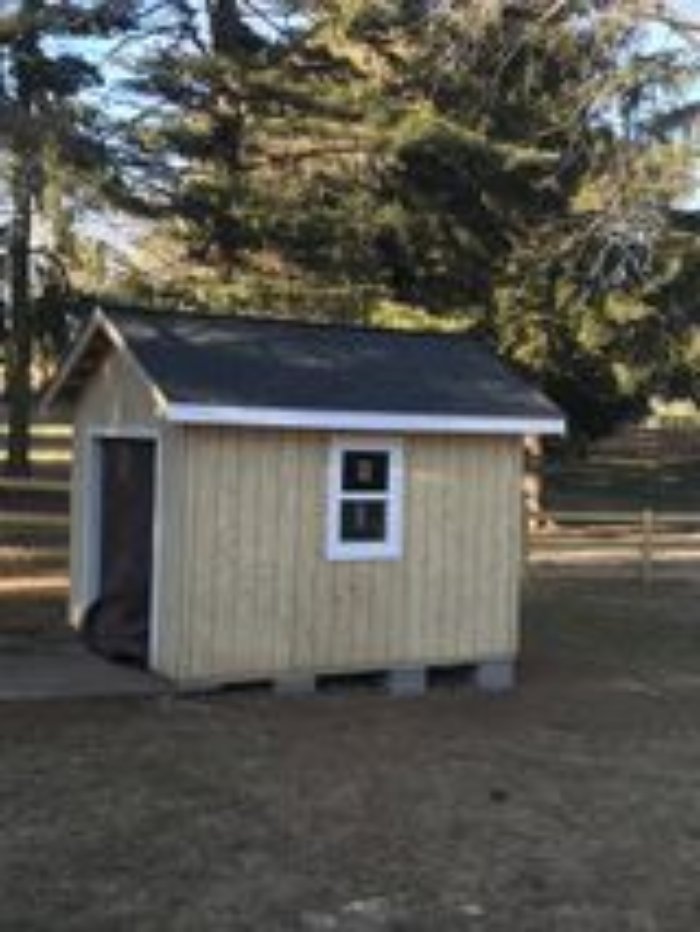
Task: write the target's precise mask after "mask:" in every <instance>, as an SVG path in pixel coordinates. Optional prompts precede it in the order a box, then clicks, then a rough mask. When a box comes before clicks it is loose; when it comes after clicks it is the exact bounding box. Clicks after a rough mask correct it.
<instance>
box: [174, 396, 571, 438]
mask: <svg viewBox="0 0 700 932" xmlns="http://www.w3.org/2000/svg"><path fill="white" fill-rule="evenodd" d="M164 416H165V420H166V421H169V422H170V423H173V424H184V425H187V424H189V425H198V424H199V425H210V426H219V427H224V426H238V427H277V428H287V429H296V430H333V431H367V432H373V433H414V434H441V433H446V434H473V435H478V434H480V435H498V436H513V435H515V436H520V435H522V436H529V435H532V434H536V435H540V436H543V435H548V436H562V435H563V434H564V433H565V432H566V422H565V421H564V419H563V418H562V417H557V416H556V415H555V414H553V415H552V416H542V415H531V416H528V415H525V416H501V415H451V414H444V415H443V414H404V413H400V412H390V411H388V412H379V411H377V412H364V411H334V410H316V409H312V408H268V407H247V406H235V405H214V404H211V405H198V404H185V403H170V404H168V405H167V406H166V408H165V412H164Z"/></svg>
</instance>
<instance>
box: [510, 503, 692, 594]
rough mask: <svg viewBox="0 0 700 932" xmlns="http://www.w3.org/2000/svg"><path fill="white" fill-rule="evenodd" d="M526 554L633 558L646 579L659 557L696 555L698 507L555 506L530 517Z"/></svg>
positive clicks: (528, 558)
mask: <svg viewBox="0 0 700 932" xmlns="http://www.w3.org/2000/svg"><path fill="white" fill-rule="evenodd" d="M530 527H531V530H530V531H529V533H528V534H527V535H526V548H527V553H526V558H527V560H528V562H529V561H531V560H537V559H541V558H544V559H546V558H547V557H551V558H555V557H556V558H558V559H561V558H562V557H566V556H569V557H576V556H578V557H593V558H596V557H597V558H599V559H601V560H605V559H606V558H609V557H611V556H612V557H614V556H616V555H617V556H622V557H627V558H628V559H633V560H636V561H637V562H638V565H639V571H640V576H641V578H642V581H643V582H645V583H648V582H650V581H651V579H652V577H653V572H654V566H655V564H656V563H658V562H660V561H662V560H663V559H669V558H673V559H682V560H693V559H697V560H698V561H700V512H670V511H655V510H652V509H643V510H640V511H557V512H547V513H545V514H543V515H538V516H537V517H536V518H534V517H533V518H532V520H531V521H530Z"/></svg>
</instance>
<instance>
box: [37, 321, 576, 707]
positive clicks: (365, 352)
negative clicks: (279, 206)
mask: <svg viewBox="0 0 700 932" xmlns="http://www.w3.org/2000/svg"><path fill="white" fill-rule="evenodd" d="M46 402H47V404H49V405H51V404H55V403H68V404H70V405H71V407H72V410H73V412H74V420H75V455H74V467H73V488H72V492H73V494H72V519H71V520H72V524H71V528H72V533H71V595H70V613H71V619H72V623H73V624H75V625H76V626H84V628H85V631H86V635H87V636H88V638H89V639H90V640H91V641H92V643H93V644H95V645H96V646H97V648H98V649H101V650H103V652H105V653H107V654H111V655H113V656H120V655H124V656H130V657H136V658H140V659H141V660H142V661H143V662H144V664H146V665H147V666H148V667H150V668H151V669H153V670H155V671H157V672H159V673H161V674H163V675H165V676H167V677H170V678H172V679H173V680H176V681H178V682H181V683H183V684H187V683H197V684H206V683H216V682H221V683H225V682H245V681H250V680H261V679H269V680H272V681H273V682H274V683H275V684H277V686H278V688H279V689H280V690H283V689H290V690H291V689H295V688H302V687H311V686H312V685H313V683H314V682H315V678H316V677H317V676H319V675H322V674H331V673H346V672H348V673H349V672H355V671H357V672H359V671H373V670H377V671H387V672H388V674H389V682H390V684H392V686H393V688H394V689H395V690H396V691H398V692H400V691H402V690H405V691H415V690H419V689H420V688H421V687H422V685H423V683H424V679H425V670H426V668H429V667H434V666H452V665H458V664H459V665H462V664H473V665H475V666H476V669H477V677H478V679H479V681H480V682H481V683H482V685H484V686H487V687H488V686H490V687H493V688H497V687H501V686H507V685H509V684H510V682H511V680H512V676H513V662H514V660H515V658H516V655H517V651H518V627H519V625H518V614H519V610H518V603H519V580H520V570H521V481H522V448H523V443H522V439H523V436H524V435H528V434H552V433H561V431H562V430H563V421H562V418H561V415H560V413H559V411H558V409H557V408H555V407H554V405H552V404H551V403H550V402H549V401H547V400H546V399H545V398H543V397H542V396H541V395H540V394H538V393H537V392H536V391H534V390H533V389H532V388H530V387H529V386H527V385H525V384H524V383H523V382H522V381H521V380H520V379H519V378H518V377H516V376H515V375H514V374H513V373H512V372H511V371H509V370H508V369H506V368H505V367H504V366H503V365H502V364H501V363H500V362H499V361H498V360H497V359H496V358H495V357H494V356H493V355H492V354H491V353H490V352H488V351H487V350H486V349H485V348H484V347H482V346H480V345H479V344H478V343H477V342H475V341H474V340H472V339H470V338H468V337H466V336H464V335H436V334H427V333H420V334H419V333H405V332H397V331H386V330H370V329H365V328H352V327H335V326H325V325H310V324H301V323H293V322H287V321H269V320H265V319H251V318H248V319H241V318H228V317H217V316H204V315H192V314H163V313H155V312H133V313H132V312H125V311H118V312H117V311H110V312H103V311H97V312H96V313H95V314H94V315H93V317H92V318H91V319H90V321H89V323H88V325H87V326H86V327H85V329H84V331H83V332H82V335H81V336H80V337H79V338H78V340H77V341H76V344H75V346H74V347H73V350H72V352H71V353H70V354H69V355H68V357H67V358H66V360H65V362H64V364H63V365H62V367H61V368H60V370H59V372H58V374H57V377H56V379H55V380H54V382H53V384H52V386H51V387H50V389H49V392H48V395H47V398H46Z"/></svg>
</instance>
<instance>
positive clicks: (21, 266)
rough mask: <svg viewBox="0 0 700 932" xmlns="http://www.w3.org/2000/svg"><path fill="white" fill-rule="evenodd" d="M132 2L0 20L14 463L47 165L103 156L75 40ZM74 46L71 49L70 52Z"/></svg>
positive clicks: (94, 77) (25, 438)
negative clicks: (8, 203)
mask: <svg viewBox="0 0 700 932" xmlns="http://www.w3.org/2000/svg"><path fill="white" fill-rule="evenodd" d="M132 17H133V11H132V4H131V3H130V2H129V0H118V2H114V0H99V2H87V0H82V2H81V0H73V2H65V3H61V4H55V3H51V2H46V0H19V2H18V3H17V5H16V8H15V9H14V11H13V12H11V13H8V12H4V13H2V14H0V55H2V62H3V73H2V81H1V82H0V115H2V133H1V136H0V144H2V145H3V146H4V147H5V150H6V153H7V161H8V164H9V174H10V181H9V188H10V200H11V206H12V221H11V247H10V288H9V300H10V313H9V327H8V333H7V337H6V341H5V343H6V370H7V394H8V403H9V442H8V465H9V469H10V470H11V471H12V472H16V473H24V472H28V470H29V423H30V414H31V403H32V384H31V381H32V380H31V368H32V349H33V295H32V264H33V263H32V253H33V231H34V225H35V217H36V216H37V212H38V211H39V210H40V207H41V202H42V197H43V194H44V193H45V190H46V184H47V173H48V171H49V169H50V161H51V159H53V160H54V163H55V164H64V165H70V166H73V167H74V168H75V169H77V170H87V169H89V168H92V167H94V166H99V165H100V163H101V161H102V160H103V159H104V146H103V144H102V141H101V139H100V136H99V133H98V132H97V131H96V122H95V119H94V114H93V113H91V112H90V109H89V108H88V107H87V106H85V104H84V101H83V98H82V96H81V95H82V93H83V92H84V91H85V89H86V88H88V87H89V86H91V85H93V84H94V83H96V82H97V81H98V80H99V74H98V71H97V69H96V68H95V66H94V65H92V64H91V63H90V62H89V60H88V58H87V57H86V56H85V55H79V54H77V53H76V52H75V51H73V50H72V49H75V42H76V41H77V40H79V39H81V38H82V39H94V38H96V37H104V36H107V35H110V34H113V33H114V32H115V31H120V30H125V29H129V28H131V27H132V25H133V19H132ZM67 44H71V46H72V49H69V48H68V47H67Z"/></svg>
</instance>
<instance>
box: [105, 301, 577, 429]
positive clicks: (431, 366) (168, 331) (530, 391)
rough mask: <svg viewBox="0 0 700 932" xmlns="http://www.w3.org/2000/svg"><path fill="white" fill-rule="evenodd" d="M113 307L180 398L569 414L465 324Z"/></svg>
mask: <svg viewBox="0 0 700 932" xmlns="http://www.w3.org/2000/svg"><path fill="white" fill-rule="evenodd" d="M107 316H108V317H109V319H110V320H111V321H112V323H113V324H115V325H116V326H117V327H118V329H119V331H120V332H121V334H122V336H123V337H124V339H125V340H126V343H127V345H128V347H129V348H130V350H131V352H132V353H133V354H134V356H135V357H136V359H137V360H138V362H139V363H140V365H141V366H142V368H143V369H144V370H145V372H146V373H147V375H148V376H149V377H150V378H151V379H152V380H153V382H154V383H155V384H156V385H157V386H158V387H159V388H160V390H161V391H162V393H163V394H164V395H165V396H166V398H167V399H168V401H170V402H179V403H187V404H195V405H225V406H236V407H262V408H265V407H270V408H290V409H310V410H333V411H342V412H386V413H397V414H423V415H443V416H444V415H448V416H450V415H453V416H482V417H517V418H521V417H522V418H528V419H541V418H546V419H551V418H560V417H561V413H560V411H559V410H558V409H557V408H556V406H555V405H553V404H552V403H551V402H550V401H548V400H547V399H546V398H545V397H544V396H543V395H541V394H540V393H539V392H538V391H536V390H535V389H534V388H532V387H531V386H529V385H527V384H526V383H525V382H523V381H522V380H521V379H520V378H519V377H518V376H517V375H515V374H514V373H513V372H512V371H511V370H510V369H508V368H507V367H506V366H504V365H503V364H502V363H501V362H500V361H499V360H498V359H497V358H496V357H495V356H494V355H493V354H492V353H491V352H490V351H489V350H488V349H486V348H485V347H484V346H482V345H481V344H479V343H478V342H477V341H475V340H474V339H472V338H470V337H468V336H465V335H463V334H434V333H416V332H400V331H396V330H377V329H369V328H361V327H338V326H328V325H323V324H317V325H314V324H306V323H297V322H290V321H272V320H268V319H264V318H260V319H257V318H236V317H218V316H214V315H207V316H205V315H195V314H188V313H178V314H164V313H156V312H139V313H130V312H124V311H111V310H110V311H108V312H107Z"/></svg>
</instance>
